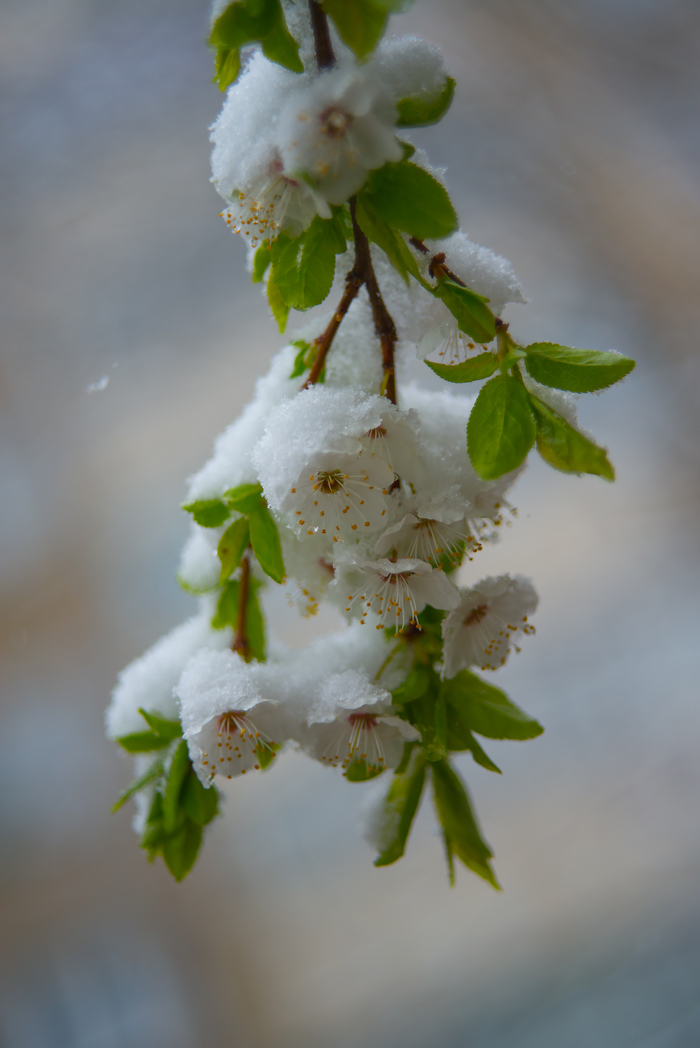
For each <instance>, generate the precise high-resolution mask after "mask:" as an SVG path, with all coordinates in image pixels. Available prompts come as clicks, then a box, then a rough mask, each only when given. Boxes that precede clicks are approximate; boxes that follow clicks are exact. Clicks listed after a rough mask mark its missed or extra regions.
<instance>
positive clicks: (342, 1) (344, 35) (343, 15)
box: [321, 0, 389, 58]
mask: <svg viewBox="0 0 700 1048" xmlns="http://www.w3.org/2000/svg"><path fill="white" fill-rule="evenodd" d="M321 6H322V7H323V10H324V11H325V12H326V14H327V15H328V16H329V17H330V18H332V19H333V22H334V24H335V28H336V29H337V30H338V36H339V37H340V39H341V40H342V41H343V43H344V44H345V45H346V46H347V47H349V48H350V50H351V51H352V52H353V53H354V54H355V55H356V56H357V57H358V58H364V57H365V56H366V55H368V54H369V53H370V51H373V50H374V48H375V47H376V45H377V43H378V42H379V40H380V39H381V36H382V34H383V32H384V27H385V25H386V22H387V18H388V14H389V12H388V8H387V5H386V4H383V3H381V2H377V0H321Z"/></svg>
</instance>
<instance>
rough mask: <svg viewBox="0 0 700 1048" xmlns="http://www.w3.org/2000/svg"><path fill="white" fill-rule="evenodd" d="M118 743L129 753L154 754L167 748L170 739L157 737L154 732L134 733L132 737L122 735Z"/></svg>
mask: <svg viewBox="0 0 700 1048" xmlns="http://www.w3.org/2000/svg"><path fill="white" fill-rule="evenodd" d="M116 741H117V742H118V743H119V745H120V746H121V747H122V748H123V749H125V750H126V752H127V753H152V752H153V751H154V750H162V749H163V747H164V746H167V745H168V742H169V739H164V738H163V737H162V735H156V733H155V732H154V731H134V732H132V733H131V734H130V735H120V736H119V738H118V739H117V740H116Z"/></svg>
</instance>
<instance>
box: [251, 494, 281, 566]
mask: <svg viewBox="0 0 700 1048" xmlns="http://www.w3.org/2000/svg"><path fill="white" fill-rule="evenodd" d="M248 520H249V522H250V544H251V546H252V547H253V553H254V554H255V556H256V557H257V559H258V564H259V565H260V567H261V568H262V569H263V571H264V572H265V574H266V575H269V576H270V578H271V579H273V580H274V581H275V582H284V577H285V571H284V560H283V559H282V543H281V542H280V533H279V531H278V530H277V525H276V523H275V521H274V518H273V516H272V514H271V513H270V511H269V509H268V508H267V506H260V507H259V508H258V509H256V510H254V512H252V513H250V514H249V516H248Z"/></svg>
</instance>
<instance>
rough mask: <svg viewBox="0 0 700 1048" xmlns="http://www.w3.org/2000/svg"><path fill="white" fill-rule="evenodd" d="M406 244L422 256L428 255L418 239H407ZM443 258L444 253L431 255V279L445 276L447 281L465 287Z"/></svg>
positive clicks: (427, 250) (424, 246) (428, 252)
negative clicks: (447, 278) (410, 245)
mask: <svg viewBox="0 0 700 1048" xmlns="http://www.w3.org/2000/svg"><path fill="white" fill-rule="evenodd" d="M408 242H409V244H412V245H413V247H414V248H415V249H416V250H417V251H420V253H421V254H422V255H429V254H430V251H429V249H428V248H427V247H426V245H425V244H424V243H423V241H422V240H419V239H418V237H409V238H408ZM445 258H446V256H445V252H444V251H440V252H439V254H437V255H433V257H432V258H431V259H430V268H429V270H428V272H429V273H430V275H431V277H436V278H438V277H440V276H446V277H449V279H450V280H452V281H453V282H454V283H455V284H459V286H460V287H466V286H467V285H466V284H465V283H464V281H463V280H460V278H459V277H458V276H457V274H456V273H453V272H452V270H451V269H450V268H449V267H448V266H446V265H445Z"/></svg>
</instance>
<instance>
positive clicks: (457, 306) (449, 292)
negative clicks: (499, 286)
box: [432, 277, 496, 342]
mask: <svg viewBox="0 0 700 1048" xmlns="http://www.w3.org/2000/svg"><path fill="white" fill-rule="evenodd" d="M432 291H433V294H434V295H435V297H436V298H439V299H440V300H441V301H442V302H444V303H445V305H446V306H447V308H448V309H449V311H450V313H451V314H452V316H453V317H454V318H455V320H456V321H457V325H458V327H459V329H460V331H464V332H465V334H467V335H469V336H470V337H471V338H473V339H474V340H475V341H476V342H491V340H492V339H494V338H495V337H496V324H495V318H494V315H493V313H492V312H491V310H490V309H489V307H488V306H487V305H486V303H487V302H488V301H489V299H488V298H484V296H483V295H477V293H476V291H472V290H471V288H468V287H462V285H461V284H456V283H455V282H454V280H450V279H449V277H443V279H442V280H440V282H439V283H438V284H437V286H436V287H434V288H433V289H432Z"/></svg>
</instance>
